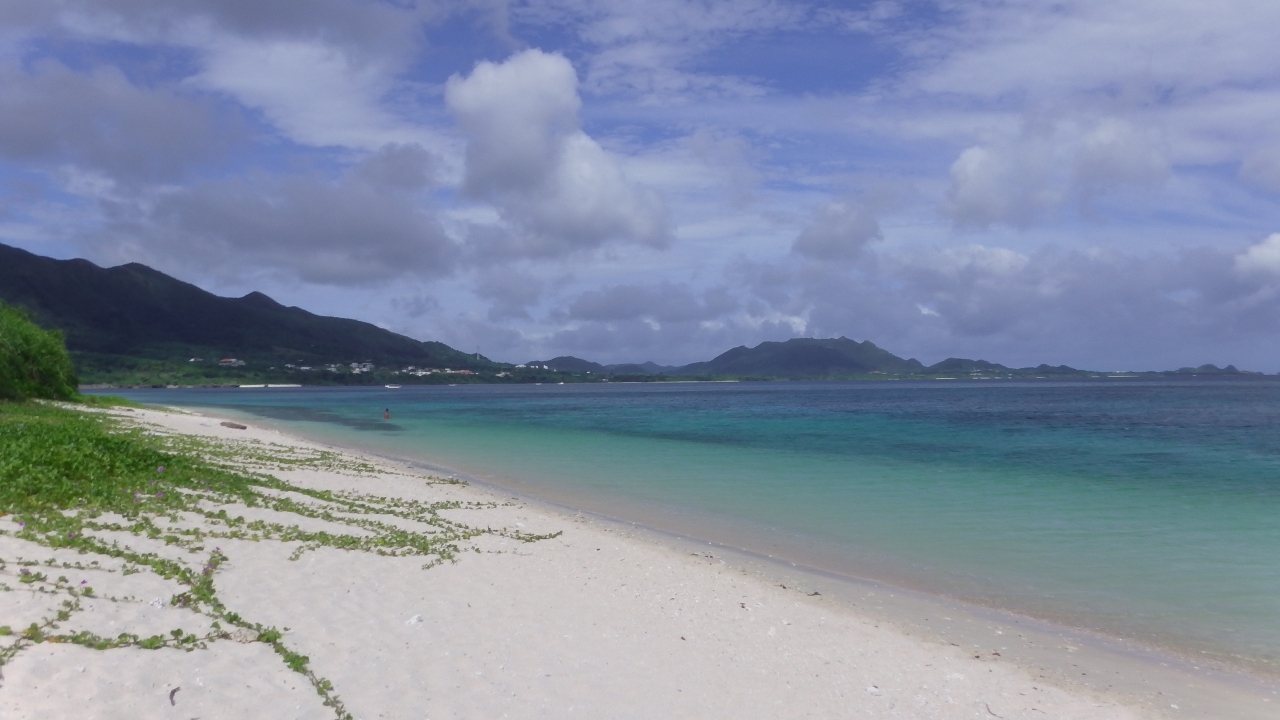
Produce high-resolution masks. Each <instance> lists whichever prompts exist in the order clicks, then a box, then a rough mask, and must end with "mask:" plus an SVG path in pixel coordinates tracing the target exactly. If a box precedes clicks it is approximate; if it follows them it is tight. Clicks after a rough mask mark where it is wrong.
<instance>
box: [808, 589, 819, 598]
mask: <svg viewBox="0 0 1280 720" xmlns="http://www.w3.org/2000/svg"><path fill="white" fill-rule="evenodd" d="M821 594H822V593H820V592H818V591H817V590H814V591H813V592H811V593H809V597H815V596H818V595H821Z"/></svg>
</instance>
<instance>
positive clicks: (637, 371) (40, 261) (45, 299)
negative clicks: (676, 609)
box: [0, 244, 1240, 382]
mask: <svg viewBox="0 0 1280 720" xmlns="http://www.w3.org/2000/svg"><path fill="white" fill-rule="evenodd" d="M0 300H2V301H4V302H7V303H9V304H11V305H17V306H20V307H23V308H25V309H26V310H27V311H28V312H29V313H30V314H31V315H32V319H34V320H35V321H36V322H37V323H39V324H41V325H43V326H45V327H50V328H57V329H59V330H61V331H62V333H63V335H64V337H65V339H66V342H67V347H68V349H69V350H70V351H71V352H72V357H73V359H74V360H75V361H76V363H77V369H78V370H79V371H81V372H82V374H83V373H84V372H86V371H87V372H89V374H90V375H95V374H96V375H97V376H103V377H111V376H112V373H116V375H118V374H119V370H120V368H123V367H130V368H136V367H138V366H139V364H140V363H142V364H143V365H145V362H143V361H146V362H151V363H153V366H154V364H155V363H159V364H162V365H167V366H168V367H169V368H171V369H172V368H173V367H176V366H177V364H179V363H182V364H185V363H187V362H189V361H190V360H191V359H192V358H208V360H206V362H214V361H215V360H216V359H218V358H226V357H234V358H237V359H242V360H245V361H248V362H250V363H251V364H253V365H256V366H258V367H260V368H267V366H268V365H270V366H271V367H270V368H269V369H270V370H272V371H276V372H277V375H279V373H283V372H284V370H285V369H286V368H290V369H292V370H291V372H292V371H293V370H298V369H310V368H306V367H303V368H299V366H307V365H322V364H325V363H329V364H344V365H345V364H347V363H352V362H355V363H370V364H373V365H375V366H378V367H380V368H383V369H384V370H383V372H391V371H392V370H393V369H396V368H403V367H405V366H415V367H417V368H446V367H447V368H451V369H454V370H458V369H462V370H469V371H471V372H472V375H470V376H467V377H466V378H457V377H450V378H449V381H454V380H458V379H468V380H473V381H474V380H491V381H498V380H499V379H501V380H503V381H508V382H518V381H520V380H539V379H542V376H541V375H539V374H538V373H539V372H542V373H544V374H545V373H546V372H548V371H554V372H559V373H566V374H570V375H575V376H577V377H576V379H606V378H609V377H613V378H635V379H657V378H661V377H721V378H731V377H732V378H762V379H763V378H830V377H850V376H868V375H878V374H884V375H894V376H909V375H925V376H940V375H955V376H961V375H969V376H973V375H1006V376H1008V375H1022V376H1027V375H1034V376H1049V375H1056V376H1064V375H1087V374H1092V373H1089V372H1087V371H1083V370H1076V369H1074V368H1070V367H1067V366H1065V365H1059V366H1056V367H1051V366H1049V365H1039V366H1037V367H1034V368H1009V367H1006V366H1004V365H1000V364H997V363H992V362H987V361H985V360H968V359H964V358H948V359H946V360H943V361H942V362H939V363H936V364H934V365H930V366H925V365H924V364H923V363H921V362H920V361H918V360H916V359H915V358H910V359H903V358H900V357H898V356H897V355H894V354H892V353H890V352H889V351H887V350H884V349H883V348H880V347H878V346H876V345H875V344H874V343H872V342H871V341H870V340H864V341H862V342H857V341H854V340H850V339H848V338H845V337H839V338H830V339H816V338H792V339H790V340H787V341H784V342H764V343H760V344H759V345H757V346H755V347H750V348H749V347H746V346H739V347H735V348H733V349H731V350H728V351H726V352H724V353H722V354H720V355H718V356H716V357H715V358H712V359H711V360H707V361H703V362H695V363H691V364H689V365H682V366H670V365H659V364H657V363H653V362H645V363H626V364H613V365H602V364H599V363H594V362H591V361H589V360H583V359H581V358H576V357H572V356H560V357H556V358H552V359H550V360H535V361H531V362H528V363H525V364H524V365H511V364H507V363H497V362H493V361H490V360H489V359H488V358H485V357H483V356H481V355H479V354H475V355H470V354H467V353H463V352H460V351H458V350H455V349H454V348H451V347H449V346H448V345H445V344H444V343H440V342H434V341H426V342H424V341H419V340H415V339H413V338H410V337H406V336H404V335H399V334H397V333H394V332H391V331H389V330H385V329H383V328H380V327H377V326H376V325H372V324H370V323H366V322H361V321H359V320H350V319H346V318H336V317H326V316H321V315H316V314H314V313H311V312H308V311H306V310H303V309H301V308H298V307H286V306H284V305H281V304H280V303H278V302H276V301H275V300H272V299H271V298H270V297H267V296H266V295H264V294H262V293H260V292H251V293H249V294H247V295H245V296H243V297H238V298H230V297H221V296H218V295H214V294H213V293H210V292H208V291H205V290H202V289H200V288H198V287H196V286H195V285H191V284H190V283H186V282H182V281H181V280H178V279H176V278H173V277H170V276H168V275H166V274H164V273H162V272H160V271H158V270H154V269H152V268H150V267H147V266H146V265H141V264H138V263H129V264H127V265H120V266H117V267H110V268H103V267H100V266H98V265H95V264H94V263H92V262H89V261H88V260H82V259H75V260H55V259H52V258H47V257H42V256H40V255H36V254H34V253H30V252H27V251H25V250H21V249H18V248H14V247H9V246H6V245H3V244H0ZM1177 372H1180V373H1194V374H1238V373H1240V371H1239V370H1237V369H1236V368H1235V367H1232V366H1230V365H1228V366H1227V367H1226V368H1218V367H1215V366H1213V365H1202V366H1200V367H1198V368H1182V369H1181V370H1178V371H1177ZM588 374H589V375H591V376H594V378H588V377H586V376H587V375H588ZM188 375H189V373H188ZM601 376H603V377H601ZM315 377H316V376H309V377H308V381H314V378H315ZM414 377H415V378H417V380H416V381H431V380H435V381H439V377H436V378H429V379H428V380H422V377H423V376H422V375H417V376H414ZM350 380H351V378H350V377H347V378H346V379H335V378H333V377H330V378H329V381H336V382H346V381H350ZM361 380H362V381H364V382H369V381H372V380H373V378H371V377H365V378H362V379H361Z"/></svg>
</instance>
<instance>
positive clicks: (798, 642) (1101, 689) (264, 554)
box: [0, 409, 1271, 718]
mask: <svg viewBox="0 0 1280 720" xmlns="http://www.w3.org/2000/svg"><path fill="white" fill-rule="evenodd" d="M133 415H134V416H136V417H137V418H138V419H140V420H143V421H145V422H150V423H155V424H157V425H160V426H162V427H164V428H166V429H168V430H170V431H176V432H182V433H188V434H196V435H211V436H217V437H224V438H232V439H240V440H246V439H253V440H258V441H259V442H270V443H282V444H284V445H290V446H297V447H308V448H315V447H318V446H317V444H316V443H314V442H311V441H308V440H306V439H304V438H299V437H298V436H296V435H294V434H292V433H290V434H283V433H280V432H279V431H278V430H274V429H271V428H270V426H269V424H268V423H264V422H262V420H261V418H257V419H255V420H254V421H253V422H252V423H246V424H249V425H250V427H249V428H248V429H247V430H228V429H223V428H221V427H220V426H218V425H217V424H216V422H214V421H216V420H219V419H220V418H221V417H222V416H221V415H215V414H213V413H210V412H209V411H206V410H203V409H202V410H201V411H200V413H199V414H197V413H192V412H189V411H185V410H178V411H174V412H160V411H152V410H146V411H137V412H135V413H133ZM228 416H229V415H228ZM238 419H240V420H241V421H242V422H243V421H244V419H245V418H244V416H239V417H238ZM327 449H330V450H336V451H338V452H341V453H342V454H343V455H344V456H345V457H349V458H354V459H357V460H359V461H360V462H366V463H372V464H374V465H376V466H378V472H377V473H376V474H374V475H361V476H349V475H342V474H341V473H325V472H319V471H310V470H308V471H294V472H291V473H290V474H289V480H290V481H291V482H297V483H305V484H309V485H311V486H314V487H325V488H354V487H359V488H360V489H361V490H362V491H364V492H376V493H381V494H384V495H389V496H395V497H401V496H404V497H414V496H420V495H422V494H423V493H424V492H425V490H424V485H425V482H424V480H425V475H426V473H421V472H420V471H419V469H418V468H414V467H413V466H412V465H413V463H411V462H406V461H405V460H404V459H395V458H386V457H378V456H372V455H370V454H368V453H365V452H362V451H359V450H351V449H346V448H337V447H334V446H329V447H328V448H327ZM437 490H438V488H436V489H434V490H432V491H433V492H435V491H437ZM446 494H447V496H448V497H451V498H455V499H457V500H458V501H459V502H492V503H498V505H497V506H496V507H494V508H492V509H489V510H483V511H478V512H480V513H482V514H483V515H484V517H483V520H482V521H481V522H483V523H484V524H486V526H491V527H492V526H500V527H512V528H518V529H519V530H518V531H519V532H529V533H535V534H550V533H554V532H557V531H561V532H563V535H560V536H558V537H555V538H552V539H546V540H539V541H537V542H531V543H509V542H508V541H507V540H488V541H486V542H481V543H478V544H476V545H475V547H474V549H475V550H476V552H474V553H471V552H468V553H463V554H461V555H460V559H459V561H458V562H457V563H456V564H444V565H441V566H438V567H433V568H430V569H427V570H423V569H422V568H421V561H415V560H412V559H405V558H383V557H370V556H367V555H359V554H357V553H350V552H344V551H338V550H333V549H330V548H321V549H319V550H316V551H315V552H311V553H308V554H307V555H305V556H303V557H302V558H301V559H299V560H297V561H294V562H290V561H289V560H288V557H287V556H288V554H289V553H288V550H289V549H290V548H289V547H288V544H287V543H278V544H277V543H265V542H264V543H247V542H239V541H236V542H233V543H228V546H227V552H228V554H229V556H230V558H231V562H230V566H231V568H230V570H229V571H227V573H226V575H225V577H221V576H220V578H219V583H221V584H224V585H225V586H226V588H227V589H226V593H227V596H228V598H229V601H230V602H231V603H233V604H234V605H235V606H236V607H240V606H243V607H245V608H246V611H252V612H253V613H255V614H256V615H258V616H263V617H266V618H267V619H268V620H270V621H271V622H273V623H274V624H278V625H280V626H288V627H289V628H290V630H289V632H288V633H287V637H288V638H289V639H290V640H291V641H293V642H295V644H297V645H298V646H299V647H300V648H301V650H302V651H303V652H305V653H306V654H307V655H308V656H309V657H310V658H311V660H312V663H313V664H314V665H315V666H316V667H317V669H318V672H320V673H321V674H323V675H325V676H326V677H328V678H330V679H331V680H333V682H334V684H335V686H336V688H337V692H338V693H339V694H341V695H342V697H343V698H344V700H345V701H346V703H347V706H348V708H350V709H351V711H352V712H353V713H354V715H355V716H356V717H378V716H386V717H421V716H423V715H429V716H443V717H459V716H466V717H470V716H486V717H498V716H503V715H507V714H511V715H514V716H520V717H564V716H566V715H573V714H580V715H582V716H587V717H658V716H663V717H728V716H734V717H739V716H740V717H847V716H863V715H865V716H871V717H881V716H884V717H887V716H890V715H896V716H901V715H904V714H905V715H907V716H911V717H959V716H979V717H981V716H997V717H1003V718H1013V717H1039V716H1043V715H1044V714H1048V715H1049V716H1052V717H1072V718H1137V717H1217V718H1232V717H1240V718H1252V717H1264V716H1266V715H1264V714H1261V712H1262V711H1265V710H1269V709H1270V707H1271V706H1270V705H1268V704H1267V703H1268V700H1267V699H1266V698H1262V697H1258V698H1255V699H1256V702H1255V703H1252V704H1250V703H1249V702H1247V700H1249V698H1248V697H1244V696H1242V695H1241V694H1240V693H1239V690H1240V688H1239V687H1233V686H1231V685H1230V684H1229V683H1227V682H1225V681H1221V680H1222V679H1219V678H1213V677H1201V676H1194V675H1190V674H1188V673H1186V672H1184V669H1183V668H1179V667H1173V666H1170V667H1168V668H1167V671H1166V672H1165V675H1167V677H1152V673H1154V674H1157V675H1158V674H1160V671H1159V667H1160V665H1159V661H1158V660H1156V659H1153V658H1138V657H1130V656H1127V655H1126V654H1125V649H1124V648H1118V647H1113V648H1107V647H1094V646H1093V645H1091V644H1090V643H1089V642H1087V640H1088V638H1087V637H1083V636H1081V635H1079V634H1076V635H1070V636H1069V635H1067V634H1062V633H1061V632H1060V631H1061V629H1056V630H1055V629H1054V628H1051V627H1042V626H1039V625H1036V623H1035V622H1034V621H1026V622H1020V621H1019V620H1018V619H1017V618H1016V617H1013V616H1007V615H1006V616H1000V615H993V614H991V613H990V611H986V610H984V609H982V608H976V607H968V608H966V607H964V606H963V605H962V604H960V603H954V604H949V603H947V602H942V601H941V599H939V598H928V597H924V596H922V595H921V594H918V593H911V592H910V591H902V590H898V589H896V588H892V587H889V586H883V585H878V584H875V583H869V582H866V581H854V580H853V579H849V578H839V577H834V576H829V577H824V576H823V575H822V574H821V573H820V572H817V571H814V570H813V569H805V568H789V567H786V566H784V565H782V564H779V563H777V562H773V561H770V560H769V559H768V558H767V557H760V556H758V555H751V554H749V553H746V552H744V551H738V550H734V549H733V548H729V547H724V546H709V545H708V544H707V543H706V542H705V541H698V540H696V539H693V538H687V537H681V536H677V535H675V534H671V533H664V532H661V531H657V530H652V529H648V528H643V527H639V526H636V525H633V524H628V523H624V522H621V521H617V520H613V519H611V518H608V517H604V516H600V515H596V514H591V513H585V512H582V511H576V510H574V509H573V508H567V507H564V506H558V505H555V504H553V503H550V502H546V501H542V500H539V499H537V498H530V497H517V498H514V499H513V498H512V493H511V492H510V491H509V490H507V489H506V488H502V487H500V486H494V485H492V484H488V483H484V484H482V483H472V484H470V485H467V486H448V487H447V493H446ZM467 512H471V511H467ZM406 560H408V561H407V562H406ZM788 580H790V581H789V582H788ZM783 585H785V586H786V587H782V586H783ZM812 592H816V593H820V594H816V595H810V593H812ZM885 596H889V598H891V599H890V600H888V601H886V600H885ZM877 605H878V606H879V607H877ZM938 610H945V611H946V612H948V613H949V614H948V615H946V616H944V618H946V620H947V621H948V624H947V625H945V626H940V625H938V624H936V621H935V623H933V624H927V623H919V622H917V624H915V625H913V624H912V622H911V618H912V617H917V619H918V618H920V617H923V618H928V617H933V616H936V615H938V613H937V612H934V611H938ZM913 613H915V615H913ZM415 618H416V621H415ZM954 618H959V619H954ZM1022 620H1023V621H1025V619H1022ZM1041 625H1045V624H1041ZM1001 628H1004V629H1003V630H1001ZM995 630H1000V632H1001V639H1000V640H999V641H998V642H1000V643H1005V644H1002V645H996V641H995V636H994V635H993V632H994V631H995ZM1006 630H1007V631H1008V632H1007V633H1006V632H1005V631H1006ZM1014 636H1017V637H1020V638H1023V639H1024V640H1025V643H1024V644H1027V647H1039V646H1043V647H1046V648H1048V647H1054V648H1058V649H1061V643H1062V642H1066V641H1068V640H1069V639H1070V638H1076V637H1080V638H1081V644H1080V645H1079V646H1072V647H1071V649H1069V650H1063V651H1062V652H1066V653H1070V654H1071V658H1073V659H1075V660H1076V661H1077V662H1075V663H1068V664H1069V665H1079V666H1081V667H1082V668H1086V669H1085V670H1084V672H1086V673H1088V675H1086V677H1088V676H1093V677H1095V678H1097V677H1103V678H1106V677H1108V673H1117V672H1119V673H1121V674H1123V673H1124V672H1130V673H1131V674H1132V673H1138V674H1142V679H1145V680H1146V681H1149V682H1148V685H1147V687H1148V688H1153V687H1156V686H1162V685H1163V684H1164V683H1167V682H1176V681H1178V680H1181V681H1183V682H1184V684H1185V681H1187V680H1188V679H1189V678H1190V679H1191V680H1192V685H1193V686H1196V687H1184V688H1183V691H1184V692H1183V694H1182V695H1179V696H1177V697H1173V701H1172V702H1168V703H1167V705H1165V701H1167V700H1170V698H1171V697H1172V696H1169V695H1167V694H1166V695H1165V696H1150V697H1148V696H1144V692H1146V691H1145V690H1144V689H1143V688H1142V687H1139V686H1135V685H1127V686H1126V685H1123V684H1120V685H1117V684H1116V683H1115V682H1111V683H1107V682H1106V681H1102V682H1100V683H1098V684H1097V685H1095V684H1093V683H1094V682H1095V681H1092V680H1083V681H1080V680H1076V681H1071V680H1070V679H1069V678H1067V677H1066V675H1065V674H1062V676H1061V677H1055V676H1054V670H1053V669H1052V667H1053V664H1052V663H1046V662H1044V661H1043V660H1041V661H1040V664H1039V665H1037V660H1036V659H1035V658H1034V657H1031V656H1029V655H1027V654H1026V653H1025V652H1022V651H1021V650H1019V645H1018V643H1014V642H1012V638H1013V637H1014ZM980 639H981V640H985V642H983V643H981V644H980V646H979V647H978V648H977V650H976V657H975V651H974V650H973V649H971V648H968V647H965V646H966V645H969V644H979V643H970V641H971V640H980ZM1095 640H1098V639H1095ZM956 641H960V642H956ZM1103 644H1105V643H1099V645H1103ZM221 647H222V645H221V644H219V645H215V646H213V648H211V649H210V650H201V651H197V652H195V653H191V654H192V655H207V654H210V653H215V654H216V652H218V649H219V648H221ZM246 647H251V646H246ZM55 650H66V651H72V652H71V654H90V655H91V654H92V651H81V650H80V649H79V648H65V649H63V648H57V649H55ZM1129 650H1130V651H1132V650H1133V649H1132V648H1130V649H1129ZM1002 651H1003V652H1002ZM116 652H123V653H129V652H132V654H134V655H136V656H142V655H148V654H149V653H148V651H114V652H113V653H112V656H113V657H115V655H116ZM65 654H66V653H61V654H59V653H57V652H53V653H49V654H48V657H43V658H40V659H39V661H38V662H35V663H34V665H33V663H32V662H27V661H26V659H25V658H24V659H23V660H22V661H21V662H18V663H15V664H14V665H13V666H11V667H6V668H5V669H6V680H5V681H4V686H3V687H0V707H6V708H7V713H6V715H7V716H13V717H26V716H30V717H36V716H39V715H44V716H50V715H49V713H50V712H52V713H53V714H54V715H56V714H58V712H57V709H58V708H59V707H60V706H59V705H58V703H59V702H60V701H71V700H72V697H71V695H72V693H66V692H62V690H55V688H59V687H60V686H65V685H66V684H68V683H70V684H72V685H75V686H76V692H75V693H74V694H75V696H76V697H80V693H81V691H85V690H87V691H89V692H90V694H92V693H93V692H98V693H99V694H101V693H106V692H109V690H108V689H106V688H104V687H103V686H101V683H103V682H108V683H109V682H110V681H109V680H107V679H106V678H107V675H106V674H104V673H103V672H102V671H101V669H100V670H99V671H98V672H94V673H88V674H87V675H86V673H85V671H84V667H85V665H84V663H83V662H81V661H82V660H83V658H79V657H77V658H76V659H75V660H74V661H73V660H72V659H71V658H69V657H63V656H62V655H65ZM150 654H151V655H154V653H150ZM1061 654H1062V653H1061V652H1057V651H1055V652H1053V653H1051V655H1054V656H1057V655H1061ZM92 659H93V660H95V661H97V662H102V660H101V659H99V658H92ZM144 659H145V660H147V661H149V662H152V663H153V666H152V667H151V668H150V672H156V671H157V670H156V668H155V667H154V659H153V658H144ZM194 661H195V662H197V663H198V662H199V660H194ZM75 662H81V664H79V665H75V664H74V663H75ZM135 664H136V663H135ZM185 664H188V663H186V661H185V660H184V662H183V663H177V664H176V665H175V667H174V668H172V669H169V670H167V671H168V672H170V674H173V673H174V672H179V671H183V670H184V669H183V668H182V667H180V666H182V665H185ZM213 664H215V665H216V664H217V663H213ZM209 665H210V663H207V662H206V663H205V665H204V666H199V665H197V666H196V667H195V668H194V670H192V672H198V673H203V674H202V675H198V676H196V678H194V679H174V680H172V681H170V682H171V684H174V683H186V684H185V685H182V686H183V687H192V683H193V682H197V683H210V684H212V683H214V682H218V683H224V684H226V685H228V686H230V685H233V684H234V685H235V686H236V687H239V686H240V683H239V681H238V680H236V679H235V677H236V673H237V672H240V671H237V670H236V669H235V668H234V667H232V666H230V665H227V664H226V663H223V667H221V668H220V669H219V670H218V671H217V672H211V671H210V670H209V669H207V668H208V666H209ZM76 667H79V668H81V669H80V670H76ZM132 669H133V666H132V665H129V664H127V663H126V664H125V665H124V666H123V667H120V666H117V667H115V668H113V669H112V671H111V673H108V674H115V675H123V676H125V678H126V679H123V680H120V682H122V683H127V682H128V680H127V676H128V675H129V671H130V670H132ZM1046 671H1047V672H1046ZM77 673H79V674H78V675H77ZM24 678H25V680H26V682H24ZM1124 679H1125V680H1126V681H1134V680H1137V679H1139V678H1137V677H1136V675H1135V676H1134V677H1128V678H1124ZM286 680H287V679H286ZM139 682H141V681H139ZM86 683H87V684H86ZM93 683H98V685H97V686H95V687H91V686H92V685H93ZM1151 683H1155V684H1154V685H1153V684H1151ZM153 684H154V683H153ZM1108 684H1109V685H1110V686H1109V687H1107V685H1108ZM174 686H177V685H176V684H175V685H174ZM196 687H204V685H202V684H197V685H196ZM1191 690H1197V692H1190V691H1191ZM1151 692H1161V691H1159V690H1152V691H1151ZM15 693H17V694H15ZM22 693H25V695H23V694H22ZM59 693H61V695H59ZM193 694H194V693H193ZM193 694H189V695H188V696H187V697H191V696H192V695H193ZM291 697H292V696H291ZM197 700H198V698H195V699H193V700H192V701H191V702H195V701H197ZM290 702H292V700H290ZM314 704H316V703H313V705H314ZM163 705H164V703H161V707H160V708H159V709H157V710H156V712H162V711H165V712H167V708H164V707H163ZM233 706H234V704H233ZM1173 706H1177V707H1173ZM72 707H75V708H77V711H76V713H75V714H78V715H81V716H94V715H93V714H92V713H89V714H88V715H85V713H84V711H83V708H84V706H83V705H80V704H77V705H74V706H70V705H69V706H66V708H65V709H66V710H68V711H69V710H71V708H72ZM131 707H132V706H131ZM175 707H176V706H175ZM189 707H191V705H188V706H187V708H189ZM313 711H316V712H313ZM175 712H176V711H175ZM182 712H187V709H186V708H184V709H182ZM143 714H144V715H150V714H152V713H150V712H144V713H143ZM291 715H296V716H299V717H304V716H305V717H313V716H314V717H324V716H325V715H324V713H323V709H322V708H320V709H318V710H317V708H310V709H308V708H307V707H306V706H305V704H302V703H300V704H298V706H297V712H296V713H291ZM97 716H98V717H116V716H121V717H123V716H125V715H123V714H118V715H113V714H111V713H105V714H99V715H97ZM155 716H157V717H160V716H168V715H159V714H156V715H155ZM173 716H174V717H177V716H178V715H176V714H175V715H173ZM183 716H184V717H186V716H187V715H183ZM200 716H201V717H205V718H209V717H220V716H226V717H250V716H266V715H262V714H257V713H249V714H245V713H243V712H241V713H231V714H228V713H227V710H226V709H225V708H224V709H222V710H219V709H218V708H217V707H211V708H209V709H208V710H207V711H206V710H202V711H201V713H200Z"/></svg>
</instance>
